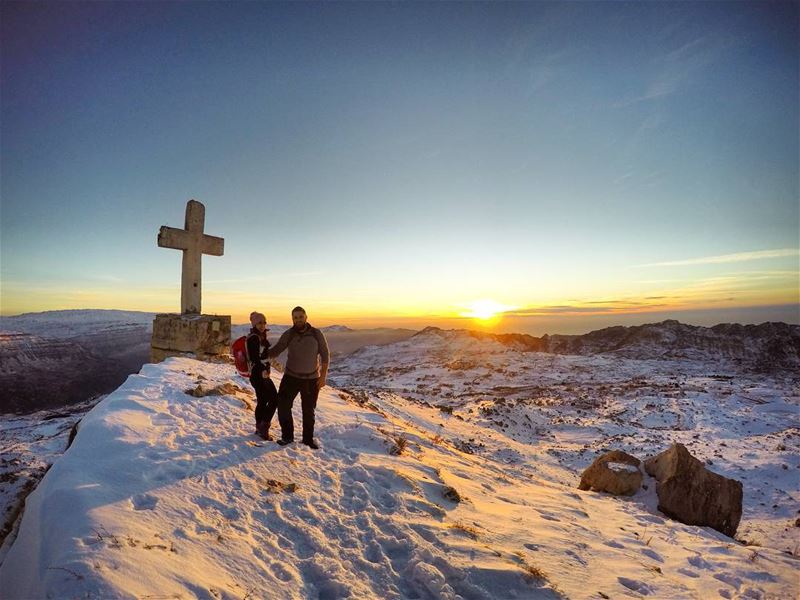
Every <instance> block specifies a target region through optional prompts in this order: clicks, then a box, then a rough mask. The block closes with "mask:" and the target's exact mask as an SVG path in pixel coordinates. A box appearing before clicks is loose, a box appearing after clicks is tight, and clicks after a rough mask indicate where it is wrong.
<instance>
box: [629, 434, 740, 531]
mask: <svg viewBox="0 0 800 600" xmlns="http://www.w3.org/2000/svg"><path fill="white" fill-rule="evenodd" d="M644 468H645V470H646V471H647V473H648V475H651V476H653V477H655V479H656V482H657V483H656V494H657V495H658V509H659V510H660V511H661V512H663V513H664V514H665V515H667V516H669V517H672V518H673V519H676V520H678V521H680V522H681V523H686V524H687V525H704V526H708V527H711V528H713V529H716V530H717V531H719V532H721V533H724V534H725V535H727V536H730V537H733V536H734V534H735V533H736V528H737V527H738V526H739V521H740V520H741V518H742V495H743V494H742V491H743V490H742V484H741V482H740V481H737V480H735V479H728V478H727V477H723V476H722V475H718V474H716V473H712V472H711V471H709V470H708V469H706V468H705V466H704V465H703V463H702V462H700V461H699V460H697V459H696V458H695V457H694V456H692V455H691V454H690V453H689V451H688V450H687V449H686V447H685V446H683V445H682V444H673V445H672V446H670V447H669V449H667V450H665V451H664V452H662V453H661V454H657V455H656V456H653V457H651V458H649V459H647V460H646V461H645V463H644Z"/></svg>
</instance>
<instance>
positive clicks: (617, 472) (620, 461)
mask: <svg viewBox="0 0 800 600" xmlns="http://www.w3.org/2000/svg"><path fill="white" fill-rule="evenodd" d="M640 464H641V461H640V460H639V459H638V458H636V457H635V456H631V455H630V454H627V453H626V452H623V451H622V450H612V451H611V452H606V453H605V454H603V456H600V457H599V458H597V459H596V460H595V461H594V462H593V463H592V464H591V465H590V466H589V467H588V468H587V469H586V470H585V471H584V472H583V474H582V475H581V482H580V483H579V484H578V489H579V490H592V491H595V492H607V493H609V494H614V495H615V496H631V495H633V494H635V493H636V492H637V490H638V489H639V487H640V486H641V485H642V472H641V471H640V470H639V465H640Z"/></svg>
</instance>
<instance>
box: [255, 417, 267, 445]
mask: <svg viewBox="0 0 800 600" xmlns="http://www.w3.org/2000/svg"><path fill="white" fill-rule="evenodd" d="M256 435H258V437H260V438H261V439H262V440H269V439H270V437H269V430H268V429H267V424H266V423H265V422H264V421H260V422H258V423H256Z"/></svg>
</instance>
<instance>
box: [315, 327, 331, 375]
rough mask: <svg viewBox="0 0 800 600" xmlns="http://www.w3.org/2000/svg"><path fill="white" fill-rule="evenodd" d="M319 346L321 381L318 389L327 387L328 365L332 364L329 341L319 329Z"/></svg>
mask: <svg viewBox="0 0 800 600" xmlns="http://www.w3.org/2000/svg"><path fill="white" fill-rule="evenodd" d="M317 331H318V332H319V334H318V335H317V344H318V345H319V362H320V367H319V380H317V389H322V388H323V387H325V382H326V380H327V379H328V365H329V364H330V352H329V351H328V340H326V339H325V334H324V333H322V331H320V330H319V329H317Z"/></svg>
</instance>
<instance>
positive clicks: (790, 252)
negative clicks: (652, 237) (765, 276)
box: [634, 248, 800, 268]
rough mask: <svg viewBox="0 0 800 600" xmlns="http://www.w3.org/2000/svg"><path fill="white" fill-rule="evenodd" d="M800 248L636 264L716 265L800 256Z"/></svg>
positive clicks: (652, 265)
mask: <svg viewBox="0 0 800 600" xmlns="http://www.w3.org/2000/svg"><path fill="white" fill-rule="evenodd" d="M798 255H800V250H798V249H797V248H781V249H779V250H758V251H755V252H736V253H734V254H722V255H719V256H703V257H700V258H687V259H684V260H670V261H664V262H657V263H648V264H644V265H634V266H635V267H636V268H642V267H681V266H686V265H716V264H724V263H735V262H745V261H749V260H763V259H770V258H785V257H787V256H798Z"/></svg>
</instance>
